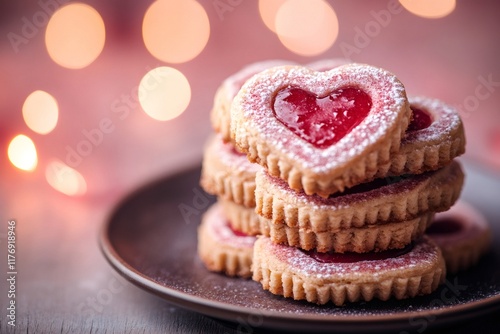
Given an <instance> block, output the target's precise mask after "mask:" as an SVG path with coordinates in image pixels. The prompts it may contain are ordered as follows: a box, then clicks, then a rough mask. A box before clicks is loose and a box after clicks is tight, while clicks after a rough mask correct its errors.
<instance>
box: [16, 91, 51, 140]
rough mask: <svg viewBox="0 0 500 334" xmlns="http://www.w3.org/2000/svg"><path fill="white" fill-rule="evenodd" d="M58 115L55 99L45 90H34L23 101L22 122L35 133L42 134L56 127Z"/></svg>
mask: <svg viewBox="0 0 500 334" xmlns="http://www.w3.org/2000/svg"><path fill="white" fill-rule="evenodd" d="M58 117H59V107H58V106H57V101H56V99H55V98H54V97H53V96H52V95H50V94H49V93H47V92H44V91H42V90H36V91H34V92H33V93H31V94H30V95H28V97H27V98H26V100H25V101H24V104H23V118H24V122H25V123H26V125H27V126H28V127H29V128H30V129H31V130H33V131H34V132H36V133H39V134H42V135H44V134H47V133H50V132H51V131H52V130H54V128H55V127H56V125H57V119H58Z"/></svg>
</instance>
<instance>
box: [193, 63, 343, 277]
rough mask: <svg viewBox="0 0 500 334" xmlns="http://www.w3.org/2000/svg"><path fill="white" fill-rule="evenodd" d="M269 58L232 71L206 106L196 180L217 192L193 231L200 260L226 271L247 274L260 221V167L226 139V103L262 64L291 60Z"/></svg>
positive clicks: (228, 122)
mask: <svg viewBox="0 0 500 334" xmlns="http://www.w3.org/2000/svg"><path fill="white" fill-rule="evenodd" d="M346 63H347V61H346V60H343V59H326V60H321V61H317V62H314V63H310V64H309V65H308V67H310V68H313V69H315V70H318V71H322V70H329V69H332V68H335V67H337V66H340V65H343V64H346ZM293 64H294V63H292V62H289V61H284V60H268V61H262V62H257V63H254V64H251V65H248V66H246V67H244V68H243V69H241V70H240V71H238V72H236V73H235V74H233V75H231V76H230V77H228V78H227V79H225V80H224V82H223V83H222V84H221V86H220V87H219V88H218V90H217V92H216V94H215V98H214V105H213V108H212V111H211V123H212V126H213V128H214V130H215V134H214V135H213V136H212V137H211V138H209V140H208V142H207V144H206V147H205V153H204V158H203V169H202V174H201V180H200V184H201V186H202V188H203V189H204V190H205V191H206V192H208V193H210V194H212V195H216V196H217V203H216V204H215V205H213V206H212V207H211V208H210V209H209V210H208V212H207V213H206V214H205V215H204V217H203V220H202V224H201V226H200V228H199V231H198V254H199V256H200V258H201V259H202V261H203V263H204V264H205V266H206V267H207V268H208V269H209V270H211V271H216V272H223V273H224V274H226V275H228V276H238V277H243V278H249V277H250V276H251V275H252V273H251V263H252V255H253V243H254V242H255V240H256V238H255V236H256V235H259V234H261V221H260V219H259V216H257V215H256V213H255V175H256V173H257V171H258V170H259V169H261V167H259V166H258V165H257V164H253V163H251V162H250V161H249V160H248V159H247V158H246V155H245V154H243V153H240V152H239V151H237V150H236V149H235V147H234V145H233V144H232V141H231V131H230V127H231V113H230V109H231V104H232V102H233V99H234V97H235V96H236V94H237V93H238V91H239V90H240V88H241V86H242V85H243V84H244V83H245V82H246V81H247V80H248V79H249V78H250V77H252V76H253V75H255V74H257V73H260V72H262V71H264V70H266V69H269V68H272V67H275V66H281V65H293Z"/></svg>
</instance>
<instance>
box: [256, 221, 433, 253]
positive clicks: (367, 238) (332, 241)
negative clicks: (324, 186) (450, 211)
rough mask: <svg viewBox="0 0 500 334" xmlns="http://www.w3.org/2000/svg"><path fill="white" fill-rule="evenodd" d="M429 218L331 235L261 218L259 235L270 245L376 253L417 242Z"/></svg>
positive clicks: (428, 223) (339, 251)
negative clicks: (263, 236)
mask: <svg viewBox="0 0 500 334" xmlns="http://www.w3.org/2000/svg"><path fill="white" fill-rule="evenodd" d="M433 217H434V214H433V213H426V214H424V215H422V216H420V217H417V218H414V219H411V220H407V221H401V222H386V223H384V224H373V225H366V226H362V227H351V228H345V229H341V230H338V231H335V232H332V231H324V232H315V231H313V230H310V229H303V228H300V227H298V226H294V227H290V226H287V225H286V224H284V223H278V224H274V223H272V221H271V220H270V219H266V218H261V222H262V223H264V224H265V227H261V232H262V234H263V235H265V236H267V237H269V238H270V240H271V241H272V242H273V243H278V244H283V245H287V246H293V247H298V248H300V249H303V250H316V251H318V252H323V253H324V252H335V253H345V252H354V253H366V252H372V251H377V252H378V251H384V250H387V249H398V248H404V247H405V246H406V245H408V244H410V243H412V241H415V240H417V239H419V238H420V237H421V236H422V235H423V234H424V232H425V229H426V228H427V227H428V226H429V225H430V223H431V222H432V219H433Z"/></svg>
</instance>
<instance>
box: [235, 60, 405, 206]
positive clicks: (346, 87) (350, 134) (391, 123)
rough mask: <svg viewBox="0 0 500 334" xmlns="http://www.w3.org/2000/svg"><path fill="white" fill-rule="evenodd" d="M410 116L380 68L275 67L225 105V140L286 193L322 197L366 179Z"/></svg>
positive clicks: (395, 146) (385, 158)
mask: <svg viewBox="0 0 500 334" xmlns="http://www.w3.org/2000/svg"><path fill="white" fill-rule="evenodd" d="M410 117H411V109H410V107H409V103H408V101H407V98H406V92H405V89H404V87H403V85H402V84H401V82H400V81H399V80H398V79H397V78H396V77H395V76H394V75H393V74H391V73H389V72H387V71H385V70H383V69H380V68H376V67H372V66H368V65H361V64H350V65H344V66H340V67H337V68H335V69H333V70H330V71H326V72H316V71H313V70H310V69H308V68H305V67H299V66H282V67H275V68H272V69H269V70H266V71H263V72H261V73H260V74H257V75H255V76H254V77H252V78H251V79H249V80H248V81H247V82H246V83H245V84H244V85H243V87H242V88H241V90H240V91H239V93H238V94H237V95H236V97H235V99H234V100H233V104H232V106H231V136H232V138H233V139H234V142H235V145H236V146H237V148H238V149H239V150H240V151H242V152H245V153H246V154H247V157H248V158H249V160H250V161H252V162H257V163H259V164H261V165H262V166H264V167H265V168H266V169H267V170H268V172H269V173H270V174H271V175H273V176H275V177H279V178H281V179H283V180H286V182H287V183H288V184H289V186H290V187H291V188H292V189H294V190H297V191H300V190H304V192H305V193H306V194H308V195H312V194H318V195H320V196H323V197H328V195H330V194H332V193H335V192H338V191H343V190H344V189H345V188H346V187H352V186H354V185H356V184H359V183H362V182H365V181H367V180H370V179H373V178H374V176H375V175H376V174H377V172H378V169H379V166H380V165H387V164H388V162H389V160H390V157H391V154H394V153H396V152H398V150H399V146H400V142H401V138H402V136H403V135H404V133H405V130H406V128H407V126H408V123H409V121H410Z"/></svg>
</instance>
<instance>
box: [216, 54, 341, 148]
mask: <svg viewBox="0 0 500 334" xmlns="http://www.w3.org/2000/svg"><path fill="white" fill-rule="evenodd" d="M347 63H348V61H347V60H346V59H341V58H331V59H323V60H318V61H316V62H313V63H309V64H308V65H306V67H309V68H311V69H313V70H316V71H327V70H331V69H332V68H335V67H338V66H340V65H345V64H347ZM295 64H296V63H294V62H291V61H286V60H265V61H260V62H257V63H253V64H250V65H248V66H245V67H244V68H243V69H241V70H240V71H238V72H236V73H235V74H233V75H231V76H229V77H228V78H227V79H225V80H224V81H223V82H222V84H221V86H220V87H219V88H218V89H217V92H216V93H215V98H214V105H213V107H212V111H211V113H210V120H211V122H212V126H213V128H214V129H215V131H216V132H218V133H220V134H221V136H222V140H224V141H225V142H228V141H230V140H231V136H230V132H231V131H230V130H231V112H230V109H231V103H232V102H233V99H234V97H235V96H236V94H237V93H238V91H239V90H240V88H241V86H243V84H244V83H245V81H247V80H248V79H249V78H251V77H252V76H253V75H255V74H257V73H259V72H262V71H264V70H267V69H269V68H271V67H275V66H281V65H295Z"/></svg>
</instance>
